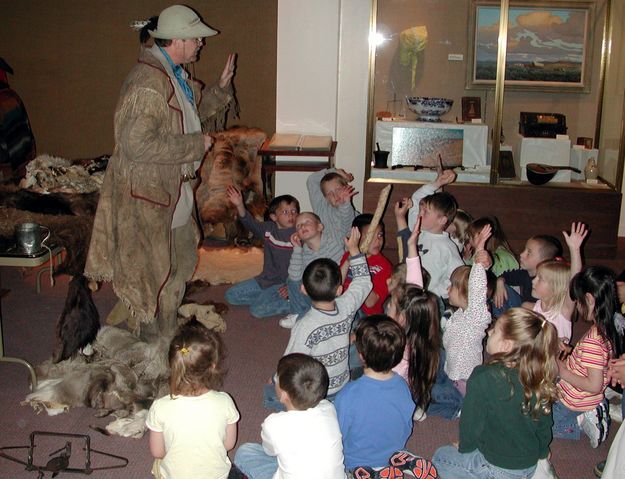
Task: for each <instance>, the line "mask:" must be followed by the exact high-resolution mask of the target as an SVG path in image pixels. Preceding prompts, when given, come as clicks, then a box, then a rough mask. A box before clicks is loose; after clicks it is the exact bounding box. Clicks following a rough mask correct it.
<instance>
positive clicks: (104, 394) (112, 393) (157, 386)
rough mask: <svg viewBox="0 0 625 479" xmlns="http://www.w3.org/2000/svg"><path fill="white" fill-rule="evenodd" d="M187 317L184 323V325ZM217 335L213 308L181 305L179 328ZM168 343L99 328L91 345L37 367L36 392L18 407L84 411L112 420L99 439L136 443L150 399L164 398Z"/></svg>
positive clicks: (219, 322)
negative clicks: (188, 325) (194, 326)
mask: <svg viewBox="0 0 625 479" xmlns="http://www.w3.org/2000/svg"><path fill="white" fill-rule="evenodd" d="M185 315H188V319H185V317H184V316H185ZM196 315H197V316H198V318H199V322H200V323H201V324H203V325H204V326H206V327H209V328H211V329H215V330H216V331H218V332H224V331H225V322H224V320H223V319H222V318H221V316H220V315H219V314H218V313H217V312H216V307H215V306H214V305H197V304H192V303H191V304H185V305H183V306H182V307H181V316H182V322H186V321H187V320H190V321H192V320H194V319H195V317H196ZM168 349H169V340H168V339H165V338H161V339H159V340H157V341H151V342H150V343H146V342H143V341H141V340H140V339H139V338H137V337H136V336H134V335H133V334H132V333H130V332H129V331H127V330H124V329H121V328H117V327H114V326H103V327H102V328H100V330H99V331H98V334H97V336H96V338H95V341H93V342H92V343H91V344H89V345H88V346H87V347H85V348H83V350H82V351H81V352H79V353H78V354H76V355H74V356H72V357H71V358H69V359H66V360H63V361H61V362H58V363H55V362H54V361H53V360H52V359H49V360H48V361H45V362H44V363H42V364H41V365H39V366H38V367H37V368H36V369H37V377H38V379H39V384H38V386H37V389H36V390H35V391H33V392H32V393H31V394H29V395H28V396H26V398H25V400H24V401H23V402H22V405H29V406H31V407H32V408H33V409H34V410H35V411H37V412H41V411H46V412H47V413H48V414H49V415H51V416H53V415H56V414H61V413H63V412H66V411H68V410H69V409H70V408H72V407H90V408H93V409H95V410H96V416H99V417H104V416H108V415H112V416H114V417H115V419H114V420H113V421H112V422H111V423H109V424H108V425H107V426H106V428H104V430H100V429H98V428H96V429H97V430H100V431H101V432H103V433H105V434H110V435H119V436H124V437H134V438H139V437H142V436H143V435H144V434H145V431H146V427H145V417H146V414H147V410H148V409H149V408H150V405H151V404H152V402H153V401H154V399H156V398H159V397H162V396H164V395H166V394H168V393H169V383H168V381H169V366H168V364H167V351H168Z"/></svg>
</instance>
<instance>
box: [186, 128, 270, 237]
mask: <svg viewBox="0 0 625 479" xmlns="http://www.w3.org/2000/svg"><path fill="white" fill-rule="evenodd" d="M265 139H266V135H265V133H264V132H263V131H262V130H260V129H258V128H246V127H242V126H238V127H233V128H229V129H228V130H225V131H222V132H220V133H216V134H215V142H214V144H213V147H212V148H211V150H210V151H209V153H208V155H207V156H206V159H205V160H204V162H203V163H202V166H201V167H200V177H201V179H202V181H201V183H200V185H199V186H198V188H197V190H196V192H195V198H196V201H197V206H198V211H199V214H200V218H201V220H202V223H203V229H204V233H205V234H206V235H210V234H211V232H212V231H213V229H214V227H215V225H216V224H218V223H223V224H224V226H225V229H226V234H227V235H228V236H232V237H234V236H236V231H237V227H236V209H235V207H234V206H233V205H232V204H231V203H230V201H229V200H228V197H227V195H226V187H227V186H229V185H234V186H236V187H237V188H238V189H239V190H241V192H242V193H243V198H244V199H245V205H246V208H247V209H248V211H249V212H250V213H251V214H252V215H254V216H257V217H262V215H263V213H264V211H265V200H264V197H263V192H262V181H261V176H260V173H261V159H260V158H259V157H258V154H257V152H258V149H259V148H260V146H261V145H262V143H263V141H265ZM229 239H232V238H229Z"/></svg>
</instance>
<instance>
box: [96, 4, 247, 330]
mask: <svg viewBox="0 0 625 479" xmlns="http://www.w3.org/2000/svg"><path fill="white" fill-rule="evenodd" d="M215 34H217V32H216V31H215V30H213V29H212V28H210V27H208V26H207V25H205V24H204V23H202V21H201V20H200V18H199V17H198V15H197V14H196V13H195V12H194V11H193V10H191V9H190V8H188V7H186V6H183V5H174V6H171V7H168V8H166V9H165V10H163V11H162V12H161V14H160V15H159V19H158V25H157V28H156V29H155V30H150V35H151V36H152V37H153V38H154V39H155V45H154V46H152V47H151V48H146V49H143V50H142V52H141V55H140V57H139V60H138V63H137V65H136V66H135V67H134V68H133V69H132V71H131V72H130V74H129V75H128V77H127V78H126V81H125V82H124V84H123V86H122V90H121V94H120V97H119V101H118V104H117V109H116V112H115V150H114V152H113V155H112V157H111V159H110V161H109V166H108V169H107V171H106V177H105V180H104V184H103V185H102V190H101V193H100V201H99V203H98V210H97V213H96V217H95V222H94V225H93V233H92V239H91V245H90V249H89V255H88V259H87V264H86V268H85V275H86V276H87V277H89V278H92V279H95V280H98V281H112V283H113V288H114V291H115V293H116V295H117V297H118V298H119V300H120V301H119V302H118V304H117V305H116V306H115V309H114V310H113V313H111V314H112V315H117V316H118V317H119V316H122V317H124V318H133V319H134V320H135V321H134V324H136V325H139V327H140V333H141V336H142V337H143V338H144V339H148V340H150V339H153V338H156V337H158V336H161V337H169V336H172V335H173V332H174V331H175V328H176V312H177V309H178V306H179V305H180V303H181V301H182V297H183V295H184V290H185V283H186V282H187V281H188V280H189V279H190V278H191V276H192V274H193V270H194V268H195V265H196V261H197V245H198V240H199V231H198V228H197V225H196V222H195V218H194V216H193V213H194V204H193V201H194V200H193V187H194V183H195V181H194V180H195V178H196V170H197V169H198V168H199V166H200V162H201V161H202V158H203V157H204V155H205V154H206V152H207V151H208V150H209V149H210V148H211V145H212V138H211V136H210V135H209V134H208V133H203V132H202V125H204V126H205V127H207V125H210V126H212V129H216V128H223V124H224V122H225V117H226V113H227V111H228V108H229V107H230V105H231V104H232V103H233V102H234V97H233V93H232V87H231V79H232V76H233V74H234V63H235V56H234V55H230V56H229V58H228V61H227V63H226V66H225V68H224V71H223V73H222V75H221V77H220V79H219V81H218V83H217V84H216V85H214V86H212V87H211V88H208V89H207V91H204V92H202V91H201V88H200V83H199V82H197V81H195V80H193V79H190V78H188V73H187V72H186V71H185V70H184V69H183V68H182V66H181V65H183V64H187V63H192V62H194V61H196V60H197V55H198V52H199V50H200V48H201V47H202V44H203V40H204V38H205V37H209V36H212V35H215ZM210 126H209V127H208V128H210ZM129 322H130V321H129Z"/></svg>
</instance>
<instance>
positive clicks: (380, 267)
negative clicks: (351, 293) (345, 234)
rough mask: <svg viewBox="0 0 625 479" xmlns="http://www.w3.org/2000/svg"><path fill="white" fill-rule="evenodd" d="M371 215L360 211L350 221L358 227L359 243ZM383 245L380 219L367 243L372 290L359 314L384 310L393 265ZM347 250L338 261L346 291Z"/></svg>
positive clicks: (366, 229) (349, 275) (348, 273)
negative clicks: (383, 249)
mask: <svg viewBox="0 0 625 479" xmlns="http://www.w3.org/2000/svg"><path fill="white" fill-rule="evenodd" d="M372 220H373V215H372V214H371V213H362V214H360V215H358V216H356V218H354V221H353V222H352V227H356V228H358V231H360V239H361V241H360V242H361V243H362V242H363V241H364V238H365V237H366V236H367V234H368V232H369V227H370V225H371V221H372ZM383 247H384V222H382V221H380V222H379V223H378V226H377V227H376V231H375V233H374V235H373V239H372V240H371V243H370V244H369V249H368V250H367V251H366V253H365V255H366V258H367V265H369V272H370V273H371V281H372V283H373V290H372V291H371V293H369V296H367V299H365V302H364V303H363V305H362V306H361V308H360V310H361V312H362V313H361V314H362V315H363V316H369V315H371V314H382V313H383V312H384V301H386V298H387V297H388V279H389V278H390V277H391V275H392V274H393V265H392V264H391V262H390V261H389V260H388V259H387V258H386V256H384V255H383V254H382V248H383ZM348 256H349V252H347V251H346V252H345V253H344V254H343V257H342V258H341V262H340V263H339V264H340V266H341V275H342V277H343V290H345V291H347V289H348V288H349V284H350V283H351V281H352V275H351V270H350V269H349V264H348V262H347V258H348Z"/></svg>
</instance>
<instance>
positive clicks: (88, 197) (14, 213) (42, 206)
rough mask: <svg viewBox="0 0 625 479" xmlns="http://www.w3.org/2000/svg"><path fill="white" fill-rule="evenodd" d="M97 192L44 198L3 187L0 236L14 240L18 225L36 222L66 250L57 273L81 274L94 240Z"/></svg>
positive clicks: (41, 195) (0, 198) (0, 206)
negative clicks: (46, 228)
mask: <svg viewBox="0 0 625 479" xmlns="http://www.w3.org/2000/svg"><path fill="white" fill-rule="evenodd" d="M97 204H98V193H90V194H85V195H70V194H64V193H54V194H48V195H44V194H41V193H35V192H32V191H27V190H22V189H19V188H17V187H15V186H9V185H3V186H1V187H0V236H2V237H5V238H12V237H13V233H14V229H15V226H16V225H18V224H20V223H28V222H34V223H39V224H40V225H43V226H47V227H48V228H50V234H51V236H50V243H53V244H56V245H59V246H62V247H64V248H65V251H66V257H65V259H64V261H63V263H62V264H61V265H60V266H59V267H58V268H57V270H56V274H70V275H76V274H82V272H83V271H84V269H85V262H86V260H87V251H88V249H89V242H90V240H91V230H92V228H93V216H94V215H95V210H96V207H97Z"/></svg>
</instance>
